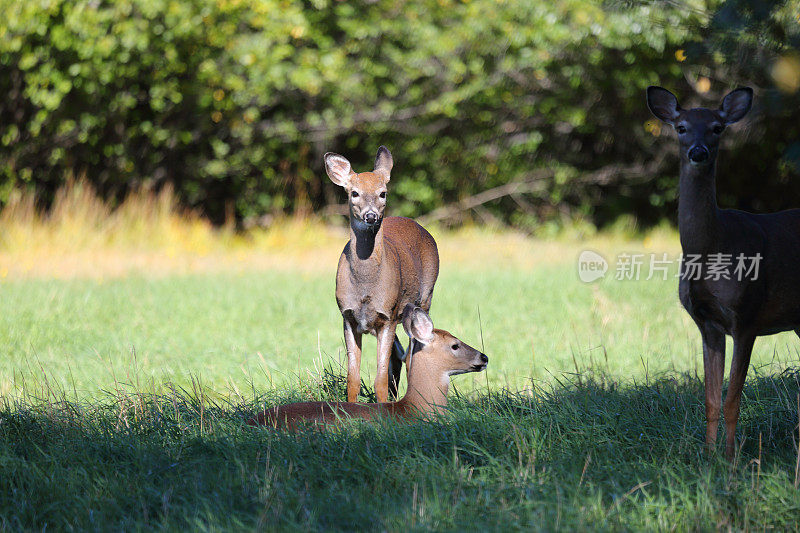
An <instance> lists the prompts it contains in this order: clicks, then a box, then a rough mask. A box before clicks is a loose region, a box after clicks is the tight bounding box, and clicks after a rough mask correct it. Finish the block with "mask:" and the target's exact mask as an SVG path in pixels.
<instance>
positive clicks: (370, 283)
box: [325, 146, 439, 402]
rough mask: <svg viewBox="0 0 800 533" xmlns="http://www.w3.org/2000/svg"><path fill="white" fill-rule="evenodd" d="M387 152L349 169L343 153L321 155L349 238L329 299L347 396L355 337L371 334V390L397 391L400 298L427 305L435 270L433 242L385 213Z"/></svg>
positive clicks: (356, 354)
mask: <svg viewBox="0 0 800 533" xmlns="http://www.w3.org/2000/svg"><path fill="white" fill-rule="evenodd" d="M392 164H393V162H392V154H391V153H389V150H387V149H386V147H384V146H381V147H380V148H378V155H377V157H376V158H375V168H374V170H373V171H372V172H361V173H360V174H356V173H355V172H353V169H352V167H351V166H350V162H349V161H348V160H347V159H345V158H344V157H342V156H340V155H338V154H333V153H330V152H329V153H327V154H325V170H326V171H327V173H328V176H329V177H330V179H331V181H333V182H334V183H335V184H336V185H339V186H341V187H344V189H345V190H346V191H347V196H348V203H349V206H350V241H349V242H348V243H347V245H346V246H345V247H344V251H343V252H342V255H341V257H340V258H339V268H338V270H337V272H336V302H337V303H338V304H339V310H340V311H341V312H342V317H343V319H344V340H345V344H346V346H347V401H349V402H355V401H356V399H357V397H358V392H359V390H360V386H361V377H360V372H361V336H362V335H363V334H364V333H371V334H373V335H375V336H376V337H377V339H378V370H377V373H376V376H375V396H376V399H377V400H378V401H379V402H385V401H387V399H388V393H389V392H391V393H392V397H396V396H397V385H398V382H399V380H400V371H401V369H402V365H403V362H402V358H403V347H402V345H401V344H400V341H399V340H398V339H397V335H396V331H397V324H398V319H399V316H400V313H401V312H402V311H403V309H404V308H405V306H406V305H408V304H413V305H415V306H418V307H421V308H422V309H423V310H424V311H425V312H426V313H427V312H428V311H429V310H430V307H431V298H432V297H433V285H434V284H435V283H436V278H437V277H438V275H439V251H438V250H437V248H436V241H434V240H433V237H431V234H430V233H428V232H427V231H426V230H425V229H424V228H423V227H422V226H420V225H419V224H417V223H416V222H414V221H413V220H411V219H410V218H405V217H385V218H384V216H383V212H384V210H385V208H386V192H387V188H386V186H387V184H388V183H389V176H390V172H391V170H392Z"/></svg>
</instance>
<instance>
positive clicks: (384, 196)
mask: <svg viewBox="0 0 800 533" xmlns="http://www.w3.org/2000/svg"><path fill="white" fill-rule="evenodd" d="M378 196H380V197H381V198H386V191H381V193H380V194H379V195H378Z"/></svg>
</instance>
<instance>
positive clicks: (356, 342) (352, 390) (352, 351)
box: [344, 318, 361, 402]
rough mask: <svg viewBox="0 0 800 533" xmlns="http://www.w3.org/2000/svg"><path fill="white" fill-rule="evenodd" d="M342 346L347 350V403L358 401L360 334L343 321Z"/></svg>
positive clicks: (345, 320) (359, 388) (349, 323)
mask: <svg viewBox="0 0 800 533" xmlns="http://www.w3.org/2000/svg"><path fill="white" fill-rule="evenodd" d="M344 344H345V347H346V348H347V401H348V402H355V401H357V400H358V393H359V392H360V391H361V333H356V330H355V328H354V327H353V324H352V323H351V322H350V321H349V320H347V318H345V319H344Z"/></svg>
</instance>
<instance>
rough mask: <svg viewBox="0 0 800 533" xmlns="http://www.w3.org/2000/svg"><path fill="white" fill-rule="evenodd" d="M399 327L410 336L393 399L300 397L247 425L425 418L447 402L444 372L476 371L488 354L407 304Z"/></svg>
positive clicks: (291, 425)
mask: <svg viewBox="0 0 800 533" xmlns="http://www.w3.org/2000/svg"><path fill="white" fill-rule="evenodd" d="M403 327H404V328H405V330H406V333H408V336H409V338H410V339H411V341H410V344H409V346H408V353H407V357H406V359H407V363H406V374H407V376H408V378H407V379H408V391H407V392H406V395H405V396H403V399H401V400H400V401H398V402H395V403H368V404H364V403H352V402H300V403H292V404H288V405H281V406H278V407H273V408H271V409H267V410H265V411H263V412H261V413H259V414H258V415H256V416H255V417H253V418H252V419H250V420H249V421H248V424H250V425H251V426H267V427H273V428H285V429H290V430H291V429H296V428H297V426H299V425H301V424H305V423H312V424H315V425H330V424H336V423H338V422H340V421H342V420H346V419H348V418H363V419H367V420H369V419H371V418H375V417H381V416H391V417H395V418H409V417H425V416H429V415H431V414H435V413H442V412H443V411H444V409H445V407H446V406H447V389H448V388H449V385H450V376H455V375H457V374H464V373H466V372H480V371H481V370H483V369H484V368H486V365H487V364H488V363H489V358H488V357H486V355H484V354H483V353H481V352H480V351H478V350H476V349H475V348H473V347H471V346H469V345H467V344H464V343H463V342H461V341H460V340H458V339H457V338H455V337H454V336H452V335H451V334H450V333H448V332H446V331H444V330H441V329H433V322H432V321H431V319H430V317H429V316H428V314H427V313H426V312H425V311H423V310H422V309H421V308H419V307H414V306H413V305H411V304H408V305H407V306H406V308H405V311H404V312H403Z"/></svg>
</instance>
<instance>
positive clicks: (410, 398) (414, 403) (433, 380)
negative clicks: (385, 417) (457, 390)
mask: <svg viewBox="0 0 800 533" xmlns="http://www.w3.org/2000/svg"><path fill="white" fill-rule="evenodd" d="M408 357H409V359H410V360H409V361H407V362H406V373H407V376H408V390H407V391H406V395H405V396H403V399H402V400H400V401H399V402H397V404H398V408H399V410H400V411H401V412H409V411H413V412H418V413H422V414H433V413H441V412H443V411H444V408H445V407H447V391H448V389H449V388H450V376H449V375H448V374H447V372H445V371H443V370H442V369H440V368H437V367H436V365H434V364H431V363H430V362H428V361H426V360H425V357H422V356H419V355H409V356H408ZM415 359H416V360H415Z"/></svg>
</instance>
